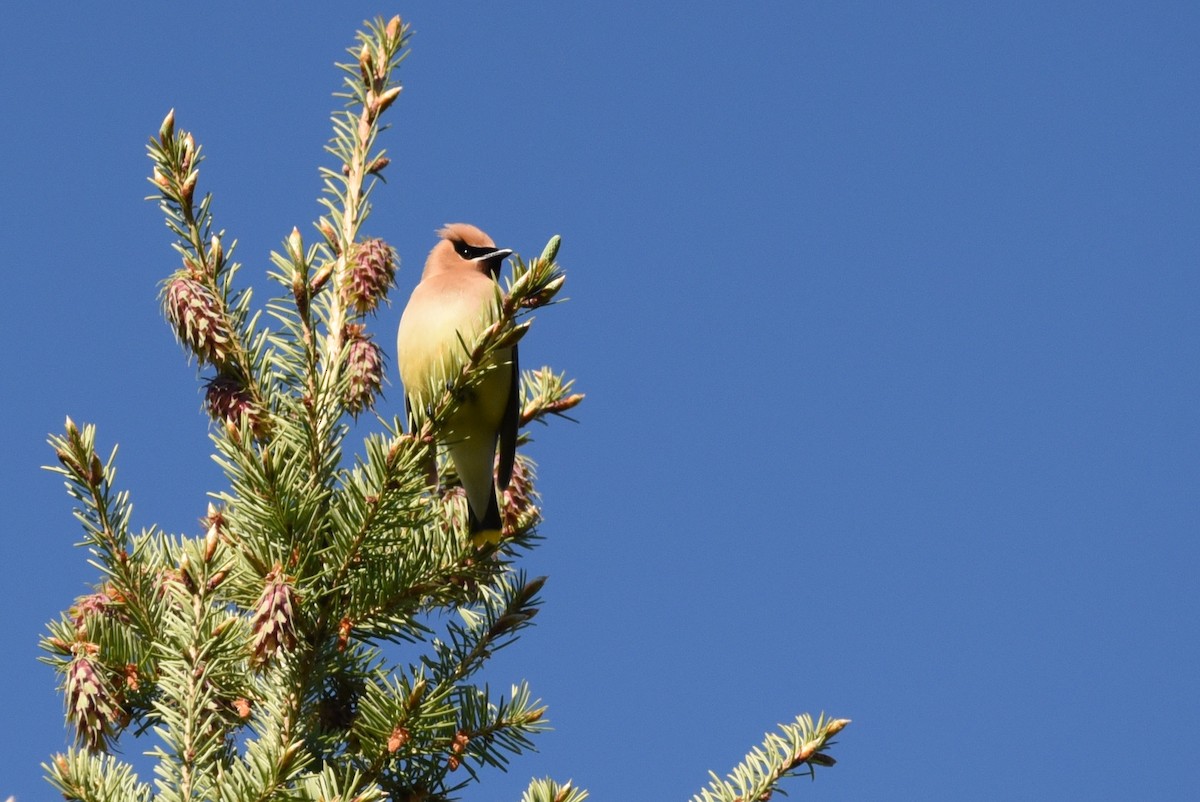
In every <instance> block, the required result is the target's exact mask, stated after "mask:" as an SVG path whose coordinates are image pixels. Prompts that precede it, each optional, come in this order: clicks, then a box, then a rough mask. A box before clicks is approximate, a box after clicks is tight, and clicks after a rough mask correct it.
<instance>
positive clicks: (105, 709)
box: [67, 644, 120, 752]
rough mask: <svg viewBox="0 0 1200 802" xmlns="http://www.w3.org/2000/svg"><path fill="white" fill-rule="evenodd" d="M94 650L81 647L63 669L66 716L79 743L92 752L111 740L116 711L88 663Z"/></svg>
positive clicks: (98, 750)
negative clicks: (65, 691) (65, 689)
mask: <svg viewBox="0 0 1200 802" xmlns="http://www.w3.org/2000/svg"><path fill="white" fill-rule="evenodd" d="M94 650H95V647H94V646H92V645H91V644H85V645H84V648H82V649H81V650H80V651H81V652H82V654H77V656H76V657H75V659H74V660H72V661H71V665H70V667H69V668H68V669H67V715H68V716H70V718H71V720H72V721H73V722H74V724H75V736H76V738H78V740H79V743H80V744H82V745H83V746H85V747H87V748H88V749H89V750H90V751H92V752H102V751H105V749H106V747H107V745H108V741H109V739H111V738H112V736H113V726H112V725H113V722H114V721H116V719H117V716H118V713H119V712H120V711H119V708H118V706H117V703H116V700H115V698H114V697H113V694H112V690H111V689H110V688H109V687H108V683H107V682H105V681H104V678H103V677H102V676H101V675H100V671H99V670H98V668H97V666H96V665H95V664H94V663H93V662H92V659H91V657H90V652H91V651H94Z"/></svg>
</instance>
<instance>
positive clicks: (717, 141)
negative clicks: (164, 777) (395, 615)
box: [0, 0, 1200, 802]
mask: <svg viewBox="0 0 1200 802" xmlns="http://www.w3.org/2000/svg"><path fill="white" fill-rule="evenodd" d="M668 5H670V4H666V3H660V4H653V3H591V4H576V3H565V4H564V3H548V2H523V3H511V4H499V3H483V2H474V3H467V2H462V3H433V2H411V3H405V4H397V3H393V2H379V3H375V4H366V3H361V2H345V3H315V2H306V3H298V4H295V5H294V6H291V5H286V4H235V3H229V2H216V3H207V4H204V5H203V7H200V6H197V7H196V8H197V9H202V10H193V9H192V8H189V7H188V6H187V5H186V4H165V3H148V2H139V3H124V4H104V5H103V6H101V5H96V6H91V5H87V4H75V3H61V2H60V3H42V4H38V5H37V10H31V9H32V8H33V6H32V5H30V6H26V7H23V8H20V9H18V8H14V9H10V10H9V11H7V12H6V21H5V25H4V26H3V31H2V32H0V42H2V46H0V71H2V72H3V74H4V76H5V80H4V89H3V90H0V91H2V92H3V100H4V103H3V106H4V110H5V111H4V120H5V122H4V125H3V126H0V152H3V154H4V157H5V158H4V163H5V165H4V170H3V176H4V179H3V184H2V188H0V219H2V220H3V221H4V232H5V236H4V249H3V261H4V264H5V268H6V269H5V277H6V281H7V284H6V292H5V296H6V304H5V309H6V311H5V314H4V315H2V316H0V326H2V327H3V328H2V335H3V340H4V342H5V343H7V344H8V345H7V347H6V348H4V349H3V351H2V352H0V353H2V357H0V358H2V359H3V375H4V376H5V380H4V387H5V392H4V399H5V400H4V410H5V419H6V420H5V426H4V427H3V429H2V434H0V437H2V438H3V439H2V441H0V446H2V448H3V454H4V460H3V463H2V465H0V470H2V471H3V479H4V486H5V487H6V488H7V498H8V502H7V503H6V505H5V514H4V519H5V520H4V524H3V540H2V546H0V548H2V549H3V558H2V559H0V587H3V588H4V591H5V596H6V602H5V603H4V605H3V613H2V614H0V615H2V616H3V623H2V631H3V633H4V638H5V644H6V648H5V656H4V659H3V661H0V713H2V715H0V718H2V720H3V721H4V726H3V727H2V728H0V754H3V755H4V759H3V761H0V763H2V766H0V798H3V796H4V795H6V794H8V793H16V794H17V795H18V799H19V801H20V802H33V801H34V800H41V799H51V798H53V793H52V791H51V789H50V787H49V786H48V785H46V784H45V783H44V782H43V781H42V780H41V779H40V775H41V771H40V769H39V768H38V763H39V762H40V761H41V760H44V759H46V758H47V757H48V756H49V755H50V754H51V753H53V752H55V751H57V750H60V749H61V748H63V747H64V745H65V744H66V741H67V735H66V733H65V730H64V729H63V726H62V701H61V698H60V697H59V696H58V695H57V694H56V693H55V691H54V677H53V675H52V672H51V671H50V670H49V669H48V668H46V667H45V666H42V665H40V664H38V663H36V662H35V658H36V656H37V649H36V641H37V637H38V635H39V634H40V633H41V632H42V630H43V624H44V622H45V621H47V620H49V619H50V618H52V617H54V616H55V615H56V614H57V612H58V611H59V610H61V609H63V608H64V607H66V606H67V605H69V604H70V603H71V601H72V600H73V599H74V597H75V596H76V595H78V594H80V593H82V592H84V591H85V589H86V584H87V583H89V582H91V581H94V579H95V576H96V575H95V571H94V569H92V568H90V567H89V566H87V565H86V562H85V555H84V553H83V552H82V551H80V550H78V549H75V548H73V547H72V544H73V543H74V542H75V541H76V540H78V537H79V529H78V526H77V524H76V523H75V522H74V521H73V519H72V518H71V514H70V504H69V503H68V500H67V498H66V496H65V494H64V493H63V492H62V489H61V485H60V482H59V481H58V480H57V479H56V478H55V477H53V476H51V475H49V474H46V473H44V472H42V471H39V470H38V466H39V465H42V464H45V463H47V462H49V461H51V459H52V455H51V453H50V452H49V450H48V449H47V448H46V447H45V445H44V439H45V435H46V433H47V432H49V431H58V430H60V428H61V426H62V420H63V417H64V416H65V415H67V414H70V415H72V416H73V417H74V418H75V419H76V420H78V421H92V422H95V423H97V424H98V425H99V436H100V440H101V442H102V443H104V444H108V445H111V444H113V443H120V446H121V456H120V461H119V466H120V480H121V482H122V483H123V484H124V486H126V487H128V488H129V489H130V490H131V491H132V493H133V499H134V503H135V507H136V509H135V524H136V525H137V526H139V527H140V526H147V525H149V524H151V523H155V522H157V523H159V524H161V525H162V526H164V527H165V528H167V529H168V530H171V531H182V532H192V533H195V532H197V531H198V525H197V523H196V520H197V518H198V517H199V516H201V515H202V514H203V512H204V505H205V496H204V493H205V492H206V491H207V490H210V489H217V488H219V487H220V486H221V477H220V475H219V473H218V471H217V469H216V467H215V466H214V465H213V464H212V463H211V461H210V460H209V457H208V453H209V452H208V448H209V444H208V441H207V438H206V422H205V419H204V418H203V416H202V415H201V411H200V401H201V398H200V394H199V391H198V389H197V388H198V384H197V382H196V380H195V371H194V368H190V367H188V366H187V365H186V364H185V362H184V359H183V356H182V353H181V351H180V349H179V348H178V346H177V345H176V344H175V343H174V341H173V339H172V337H171V334H170V332H169V330H168V328H167V326H166V324H165V323H163V322H162V320H161V318H160V314H159V309H158V304H157V300H156V293H157V282H158V281H159V280H160V279H161V278H162V277H164V276H165V275H167V273H169V272H170V271H171V270H172V269H173V268H174V266H175V263H176V260H175V257H174V256H173V254H172V252H171V250H170V248H169V238H168V233H167V231H166V229H165V228H164V227H163V226H162V223H161V220H160V216H159V214H158V212H157V210H156V209H155V208H154V206H153V205H152V204H150V203H146V202H144V201H143V200H142V197H143V196H144V195H145V194H146V193H147V185H146V184H145V183H144V176H145V175H146V173H147V170H148V160H147V159H146V158H145V156H144V147H143V146H144V144H145V141H146V139H147V137H148V136H149V135H150V134H151V133H153V132H154V131H155V130H156V129H157V127H158V124H159V121H160V120H161V119H162V117H163V114H164V113H165V112H166V111H167V109H169V108H171V107H175V108H176V109H177V114H178V123H179V125H181V126H183V127H185V128H187V129H189V130H192V131H194V132H195V134H196V136H197V138H198V139H199V140H200V141H201V142H202V144H203V145H204V147H205V149H206V152H207V155H208V161H207V162H206V163H205V166H204V170H203V173H202V176H201V181H202V186H203V188H205V189H207V190H211V191H213V192H214V193H215V198H216V199H215V204H214V209H215V212H216V215H217V220H218V224H219V225H220V226H222V227H224V228H226V229H227V230H228V232H229V234H230V235H231V236H234V237H236V238H237V239H239V240H240V245H239V250H238V256H239V257H240V260H241V261H242V262H244V263H245V265H246V267H245V268H244V275H245V276H246V277H247V278H253V279H254V281H255V282H256V283H257V284H259V285H262V281H261V279H260V277H261V276H262V275H263V274H264V272H265V269H266V264H267V261H266V255H267V252H268V251H269V250H270V249H271V248H275V247H278V243H279V242H280V241H281V240H282V239H283V238H284V237H285V236H286V234H287V232H288V231H290V230H291V228H292V226H294V225H298V226H300V227H301V228H302V230H304V231H306V232H307V231H310V230H311V229H309V228H308V227H307V226H308V223H309V221H311V220H312V219H313V218H314V217H315V216H316V214H317V213H318V207H317V205H316V202H315V198H316V197H317V194H318V191H319V187H320V185H319V180H318V177H317V173H316V166H317V164H318V163H319V162H321V161H322V160H323V158H324V155H323V153H322V150H321V148H322V145H323V144H324V142H325V141H326V139H327V137H328V112H329V110H330V109H331V108H332V107H333V100H332V99H331V97H330V93H331V92H332V91H333V90H334V89H336V88H337V85H338V80H339V78H338V76H337V75H336V74H335V72H334V70H333V69H332V67H331V64H332V62H333V61H335V60H337V59H340V58H342V56H343V49H344V47H345V46H347V45H348V44H349V43H350V42H351V40H352V36H353V33H354V31H355V29H356V28H357V26H358V25H359V23H360V21H361V20H362V19H364V18H365V17H368V16H374V15H375V14H385V15H390V14H392V13H397V12H398V13H401V14H403V15H404V16H405V17H406V18H407V19H410V20H411V21H412V23H413V26H414V29H415V31H416V35H415V38H414V40H413V54H412V56H411V58H410V59H409V61H408V62H407V63H406V64H405V66H404V68H403V76H404V80H405V83H406V85H407V88H406V90H405V92H404V94H403V95H402V96H401V98H400V100H399V101H398V103H397V105H396V107H395V109H394V116H393V121H394V122H396V123H397V124H396V127H395V128H394V129H393V130H392V132H391V133H390V134H389V135H388V139H387V145H388V146H389V148H390V149H391V151H392V155H393V157H394V163H393V165H392V166H391V168H389V170H390V182H389V184H388V185H387V186H386V187H383V188H382V189H381V191H380V192H379V193H378V195H377V196H376V201H377V206H376V211H375V215H374V217H373V218H372V219H371V221H370V222H369V224H368V226H367V229H368V233H370V234H374V235H379V236H383V237H386V238H388V239H389V240H390V241H391V242H392V243H394V244H395V245H396V247H397V248H398V249H399V251H400V254H401V256H402V260H403V267H402V269H401V273H400V285H401V286H400V290H399V291H398V293H397V295H398V300H399V303H397V304H395V305H393V307H392V308H391V309H390V310H388V311H385V312H384V313H383V314H382V315H381V317H380V318H379V321H378V324H377V326H378V328H379V329H380V330H381V331H384V332H386V333H385V334H383V335H381V336H382V339H383V341H384V342H390V341H391V333H392V331H394V326H395V324H396V323H397V322H398V320H399V312H400V309H401V308H402V305H403V299H404V297H406V295H407V292H408V291H409V289H410V288H411V287H412V285H413V284H414V283H415V281H416V277H417V275H418V273H419V269H420V265H421V263H422V261H423V259H424V254H425V253H426V252H427V251H428V249H429V247H430V246H431V245H432V243H433V231H434V229H435V228H437V227H438V226H440V225H441V224H442V223H445V222H447V221H454V220H466V221H470V222H473V223H476V224H478V225H480V226H482V227H483V228H485V229H486V230H487V231H488V232H489V233H491V234H492V235H493V236H494V237H495V238H496V240H497V241H498V242H499V243H501V244H502V245H506V246H511V247H514V248H516V249H517V250H519V251H522V252H524V253H526V254H532V253H534V252H536V251H537V250H538V249H540V248H541V246H542V244H543V243H544V242H545V241H546V239H547V238H548V237H549V235H551V234H553V233H560V234H562V236H563V238H564V245H563V249H562V252H561V260H562V262H563V264H564V265H565V267H566V268H567V271H568V284H567V291H566V294H567V295H569V296H570V298H571V301H570V302H569V303H568V304H565V305H562V306H557V307H554V308H552V309H549V310H545V311H544V313H542V314H540V315H539V320H538V322H537V323H536V324H535V327H534V330H533V333H532V334H531V335H530V337H529V338H528V339H527V340H526V342H525V343H524V344H523V345H522V349H523V359H524V360H525V363H526V365H527V366H530V367H532V366H535V365H537V364H541V363H549V364H552V365H554V366H556V367H558V368H560V369H566V370H567V371H569V372H570V373H571V374H572V375H574V376H576V377H577V378H578V381H579V387H580V389H581V390H583V391H585V392H587V394H588V399H587V402H586V404H585V406H584V407H583V408H581V410H580V412H579V416H580V418H581V419H582V423H581V425H579V426H573V425H570V424H562V425H555V426H553V427H551V428H549V429H546V430H539V431H538V432H537V433H536V434H537V441H536V443H535V444H534V445H533V446H532V453H533V455H534V456H535V457H536V458H537V459H538V460H539V462H540V465H541V483H540V488H541V491H542V493H543V494H544V497H545V512H546V523H545V525H544V527H543V532H544V534H545V535H546V537H547V542H546V544H545V546H544V547H543V548H542V549H541V550H540V551H538V552H536V553H534V554H533V555H532V556H531V557H530V558H529V560H528V564H527V567H528V568H529V569H530V570H531V571H533V572H536V573H546V574H549V575H550V581H549V583H548V584H547V586H546V592H545V597H546V602H547V603H546V607H545V609H544V611H543V613H542V616H541V617H540V618H539V619H538V624H539V626H538V627H537V628H535V629H534V630H532V631H531V633H530V634H529V635H528V636H527V637H526V638H524V639H523V640H522V641H521V642H520V643H519V644H518V645H516V646H515V647H513V649H512V650H511V651H509V652H507V653H505V654H504V655H503V656H502V658H501V659H499V660H498V661H497V664H496V665H495V667H494V671H493V674H492V677H493V682H494V683H496V684H506V683H507V682H508V681H509V680H511V679H520V678H522V677H526V678H528V679H529V680H530V681H531V683H532V684H533V688H534V690H535V692H536V693H537V694H539V695H540V696H541V697H542V698H543V699H544V700H545V701H546V702H548V703H549V705H550V712H551V717H552V719H553V723H554V724H555V726H556V727H557V729H556V731H555V732H553V733H551V734H549V735H547V736H546V737H544V738H542V739H541V740H540V742H539V744H540V747H541V751H540V753H538V754H535V755H532V756H529V757H527V758H523V759H518V760H517V761H516V762H515V763H514V765H513V768H512V773H511V775H510V776H509V777H506V778H498V779H495V781H494V782H493V783H489V784H488V785H485V786H482V787H480V788H479V789H478V791H479V792H477V793H472V794H470V795H469V796H468V797H467V799H475V800H484V799H487V800H501V799H511V800H516V799H517V798H518V796H519V789H522V788H524V787H525V785H526V783H527V781H528V778H529V777H530V776H531V775H538V776H542V775H546V774H551V775H553V776H555V777H557V778H559V779H566V778H574V779H575V780H576V781H577V782H578V783H580V784H582V785H585V786H587V787H589V788H591V789H592V791H593V793H594V798H596V799H598V800H601V799H609V800H669V799H684V798H687V797H688V796H689V795H690V794H691V793H693V792H694V791H696V790H697V789H698V788H699V787H700V786H701V785H702V784H703V782H704V780H705V772H706V770H708V769H710V768H711V769H715V770H717V771H720V772H722V773H723V772H724V771H725V770H726V769H728V768H729V767H731V766H732V765H733V764H734V763H735V762H736V760H737V759H739V758H740V757H741V755H742V754H744V752H745V751H746V749H747V748H748V747H750V746H751V745H752V744H754V743H756V742H757V741H758V740H759V738H760V737H761V735H762V733H763V732H764V731H765V730H767V729H770V728H773V726H774V725H775V724H776V722H778V721H781V720H788V719H790V718H791V717H792V716H793V715H795V714H796V713H799V712H802V711H806V710H807V711H812V712H814V713H816V712H818V711H820V710H826V711H829V712H832V713H835V714H837V715H839V716H847V717H850V718H852V719H854V724H853V725H852V726H851V727H850V728H848V729H847V730H846V731H845V732H844V733H843V735H842V737H841V739H840V744H839V746H838V747H836V748H835V751H834V755H835V756H836V757H837V758H838V759H839V761H840V762H839V764H838V766H837V767H836V768H834V769H831V770H828V771H824V772H822V773H821V774H820V775H819V776H818V778H817V781H816V783H815V784H810V783H809V782H807V781H802V782H797V783H793V785H792V786H790V787H791V789H792V790H793V794H794V797H795V798H797V799H821V800H893V799H896V800H900V799H912V800H962V799H1088V800H1129V799H1156V800H1164V799H1190V798H1194V795H1195V793H1196V791H1195V786H1196V783H1195V780H1196V768H1195V761H1196V757H1195V750H1196V747H1197V745H1198V744H1200V678H1198V674H1197V665H1198V664H1200V645H1198V639H1197V633H1198V623H1200V622H1198V620H1197V619H1198V613H1200V582H1198V579H1197V574H1198V572H1200V503H1198V495H1197V491H1198V489H1200V415H1198V412H1200V379H1198V375H1197V366H1198V365H1200V330H1198V312H1197V310H1198V308H1200V225H1198V222H1200V88H1198V87H1197V76H1200V47H1198V46H1197V42H1198V41H1200V6H1197V5H1196V4H1195V3H1194V2H1149V3H1146V2H1122V3H1117V2H1099V3H1083V2H1078V3H1066V2H1041V1H1040V0H1039V1H1038V2H1032V1H1026V0H1018V1H1017V2H1010V3H994V2H989V3H961V2H941V3H935V2H928V3H904V4H901V3H886V2H877V3H856V2H844V3H819V2H803V3H801V2H754V3H740V4H739V3H728V4H716V3H691V4H686V7H684V9H683V10H675V11H672V10H668V8H667V7H668ZM243 6H249V7H251V8H250V10H248V9H247V8H246V7H243ZM397 384H398V383H394V384H393V385H392V387H391V388H389V395H388V405H389V406H388V407H386V408H385V409H386V410H388V411H397V410H398V407H399V398H400V393H399V388H398V386H397ZM138 749H140V747H134V746H130V747H128V748H127V751H129V752H136V751H138Z"/></svg>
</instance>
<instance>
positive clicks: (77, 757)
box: [42, 749, 151, 802]
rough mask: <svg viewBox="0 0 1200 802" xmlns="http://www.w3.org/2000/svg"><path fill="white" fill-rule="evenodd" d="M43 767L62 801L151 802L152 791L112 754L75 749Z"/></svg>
mask: <svg viewBox="0 0 1200 802" xmlns="http://www.w3.org/2000/svg"><path fill="white" fill-rule="evenodd" d="M42 768H43V769H44V770H45V771H46V776H47V778H48V779H49V780H50V784H51V785H53V786H54V787H55V789H57V790H58V791H59V793H61V794H62V795H63V798H64V799H68V800H75V802H150V799H151V789H150V786H149V785H147V784H146V783H141V782H138V778H137V775H136V774H135V773H134V771H133V767H132V766H130V765H129V764H128V763H125V762H124V761H121V760H118V759H117V758H115V757H112V756H111V755H92V754H88V753H87V752H81V751H79V750H76V749H70V750H68V751H67V752H66V754H58V755H55V756H54V760H53V762H52V763H43V764H42Z"/></svg>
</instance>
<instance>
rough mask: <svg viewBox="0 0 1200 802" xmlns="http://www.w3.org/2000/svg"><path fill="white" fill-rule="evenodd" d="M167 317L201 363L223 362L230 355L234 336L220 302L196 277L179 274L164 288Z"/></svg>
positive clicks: (213, 363) (217, 363) (215, 363)
mask: <svg viewBox="0 0 1200 802" xmlns="http://www.w3.org/2000/svg"><path fill="white" fill-rule="evenodd" d="M163 307H164V310H165V311H166V315H167V320H169V321H170V322H171V325H172V326H173V327H174V328H175V335H176V336H177V337H179V341H180V342H181V343H183V345H184V347H186V348H187V349H188V350H190V351H191V352H192V353H193V354H195V355H196V358H197V359H199V360H200V361H201V362H208V363H209V364H212V365H220V364H221V363H223V362H224V361H225V360H226V359H227V358H228V357H229V347H230V342H231V340H232V339H233V336H232V335H231V334H230V332H229V329H228V327H227V326H226V325H225V318H224V316H223V315H222V313H221V304H220V302H219V301H218V300H217V298H216V296H214V295H213V294H212V292H211V291H210V290H209V289H208V288H207V287H205V286H204V285H203V284H201V283H200V282H199V281H196V280H195V279H193V278H188V277H186V276H177V277H175V278H174V279H172V280H171V281H170V283H168V284H167V287H166V289H165V290H164V291H163Z"/></svg>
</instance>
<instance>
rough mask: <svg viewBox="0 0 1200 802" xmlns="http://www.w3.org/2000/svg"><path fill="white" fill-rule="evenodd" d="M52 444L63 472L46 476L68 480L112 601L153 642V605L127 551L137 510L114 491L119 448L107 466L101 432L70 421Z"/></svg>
mask: <svg viewBox="0 0 1200 802" xmlns="http://www.w3.org/2000/svg"><path fill="white" fill-rule="evenodd" d="M49 443H50V446H51V447H52V448H53V449H54V453H55V455H56V456H57V457H58V461H59V464H60V466H61V467H52V466H46V470H49V471H53V472H54V473H58V474H61V475H63V476H65V477H66V479H67V481H66V486H67V493H68V494H69V495H70V496H71V497H72V498H74V499H75V500H76V501H78V502H79V503H80V504H81V505H82V506H80V507H77V508H76V509H75V517H76V519H77V520H78V521H79V522H80V523H81V524H83V531H84V545H86V546H88V548H89V550H90V551H91V553H92V555H93V558H94V560H95V564H96V566H97V567H98V568H99V569H100V570H101V571H102V572H104V574H105V575H106V576H108V577H109V582H110V585H111V588H112V591H113V596H114V597H115V599H116V600H117V601H119V603H120V604H121V605H122V606H123V607H124V608H125V609H127V610H128V612H129V614H130V615H131V616H132V618H133V620H134V622H135V624H136V626H137V627H138V630H139V633H140V634H141V636H142V637H144V638H146V639H147V640H149V639H152V638H153V637H154V634H155V632H154V630H155V616H154V614H153V613H152V612H151V607H152V605H151V603H150V602H149V600H148V599H146V598H145V597H144V594H143V590H144V582H143V581H142V580H143V576H142V575H141V574H140V573H139V570H138V568H137V567H136V566H135V563H136V560H137V556H138V555H137V553H136V552H135V553H134V554H133V555H130V553H129V550H128V548H127V544H128V542H129V518H130V515H131V513H132V509H133V507H132V505H131V504H130V503H129V493H128V491H124V490H121V491H117V490H115V489H114V487H113V482H114V480H115V479H116V474H117V469H116V457H117V450H116V448H114V449H113V450H112V453H111V454H110V455H109V458H108V461H107V462H104V463H102V462H101V461H100V457H99V456H98V455H97V454H96V427H95V426H94V425H92V424H87V425H85V426H84V427H83V429H82V430H81V429H79V427H77V426H76V425H75V422H74V421H72V420H71V419H70V418H67V421H66V434H65V435H52V436H51V437H50V438H49Z"/></svg>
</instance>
